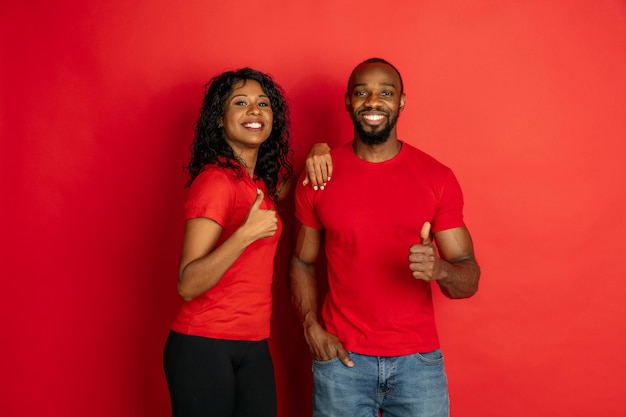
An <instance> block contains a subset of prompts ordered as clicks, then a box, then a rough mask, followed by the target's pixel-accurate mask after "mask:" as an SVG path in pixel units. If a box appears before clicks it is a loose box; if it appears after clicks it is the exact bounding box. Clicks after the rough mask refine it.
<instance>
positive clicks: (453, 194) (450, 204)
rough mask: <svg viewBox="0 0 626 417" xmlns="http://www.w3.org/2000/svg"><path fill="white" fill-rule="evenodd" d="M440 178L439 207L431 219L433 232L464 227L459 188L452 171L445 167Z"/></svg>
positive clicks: (461, 198) (461, 194)
mask: <svg viewBox="0 0 626 417" xmlns="http://www.w3.org/2000/svg"><path fill="white" fill-rule="evenodd" d="M442 178H443V181H442V183H441V188H440V195H439V205H438V208H437V211H436V213H435V218H434V219H433V232H440V231H442V230H447V229H453V228H455V227H462V226H465V222H464V220H463V192H462V190H461V186H460V185H459V182H458V180H457V179H456V177H455V176H454V173H453V172H452V170H451V169H449V168H447V167H446V168H445V170H444V172H443V176H442Z"/></svg>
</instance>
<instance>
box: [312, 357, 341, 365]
mask: <svg viewBox="0 0 626 417" xmlns="http://www.w3.org/2000/svg"><path fill="white" fill-rule="evenodd" d="M338 360H339V357H338V356H335V357H334V358H332V359H329V360H327V361H321V360H319V359H313V366H325V365H331V364H333V363H335V362H337V361H338Z"/></svg>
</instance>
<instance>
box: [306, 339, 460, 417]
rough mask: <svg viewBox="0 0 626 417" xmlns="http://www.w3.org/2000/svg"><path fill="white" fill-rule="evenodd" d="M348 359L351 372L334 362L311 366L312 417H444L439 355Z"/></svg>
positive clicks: (445, 400)
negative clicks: (350, 362) (351, 363)
mask: <svg viewBox="0 0 626 417" xmlns="http://www.w3.org/2000/svg"><path fill="white" fill-rule="evenodd" d="M350 357H351V358H352V360H353V361H354V367H353V368H348V367H347V366H345V365H344V364H343V363H342V362H341V361H340V360H339V359H338V358H335V359H332V360H329V361H314V362H313V378H314V389H313V417H377V416H378V411H379V410H380V411H381V412H382V416H383V417H449V415H450V412H449V399H448V382H447V378H446V374H445V369H444V363H443V355H442V354H441V350H439V349H437V350H435V351H433V352H429V353H417V354H413V355H406V356H391V357H388V356H366V355H359V354H356V353H350Z"/></svg>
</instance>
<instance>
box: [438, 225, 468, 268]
mask: <svg viewBox="0 0 626 417" xmlns="http://www.w3.org/2000/svg"><path fill="white" fill-rule="evenodd" d="M435 242H436V244H437V249H438V251H439V255H440V256H441V258H442V259H445V260H446V261H448V262H452V263H454V262H456V261H462V260H465V259H473V258H474V245H473V243H472V237H471V236H470V234H469V231H468V230H467V228H466V227H455V228H453V229H447V230H442V231H440V232H437V233H435Z"/></svg>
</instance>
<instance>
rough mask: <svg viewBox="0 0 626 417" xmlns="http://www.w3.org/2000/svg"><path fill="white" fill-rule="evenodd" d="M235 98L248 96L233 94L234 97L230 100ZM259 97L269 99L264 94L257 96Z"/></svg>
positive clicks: (246, 95)
mask: <svg viewBox="0 0 626 417" xmlns="http://www.w3.org/2000/svg"><path fill="white" fill-rule="evenodd" d="M237 97H248V94H235V95H234V96H232V98H231V100H232V99H233V98H237ZM259 97H263V98H269V97H268V96H267V95H265V94H261V95H259Z"/></svg>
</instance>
